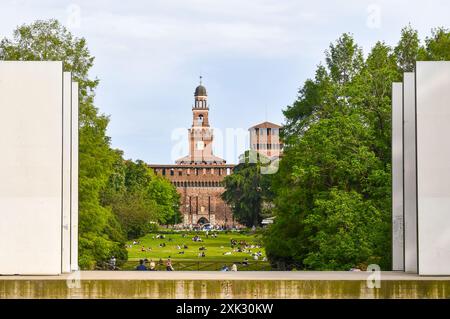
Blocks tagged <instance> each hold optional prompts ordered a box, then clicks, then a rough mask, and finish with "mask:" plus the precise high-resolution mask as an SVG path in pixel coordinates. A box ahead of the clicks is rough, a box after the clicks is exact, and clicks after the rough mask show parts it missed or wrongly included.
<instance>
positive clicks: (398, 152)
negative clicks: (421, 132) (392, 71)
mask: <svg viewBox="0 0 450 319" xmlns="http://www.w3.org/2000/svg"><path fill="white" fill-rule="evenodd" d="M403 223H404V220H403V84H402V83H393V85H392V270H404V269H405V268H404V267H405V264H404V263H405V261H404V249H403V248H404V247H403V245H404V242H403V236H404V234H403Z"/></svg>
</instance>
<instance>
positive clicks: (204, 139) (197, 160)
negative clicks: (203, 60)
mask: <svg viewBox="0 0 450 319" xmlns="http://www.w3.org/2000/svg"><path fill="white" fill-rule="evenodd" d="M213 139H214V134H213V129H212V128H211V127H210V125H209V105H208V95H207V93H206V88H205V87H204V86H203V85H202V77H201V76H200V84H199V85H198V86H197V88H196V89H195V93H194V105H193V106H192V126H191V128H190V129H189V155H188V156H185V157H183V158H180V159H178V160H177V161H176V163H177V164H194V165H201V164H225V160H224V159H222V158H219V157H217V156H214V155H213V150H212V145H213Z"/></svg>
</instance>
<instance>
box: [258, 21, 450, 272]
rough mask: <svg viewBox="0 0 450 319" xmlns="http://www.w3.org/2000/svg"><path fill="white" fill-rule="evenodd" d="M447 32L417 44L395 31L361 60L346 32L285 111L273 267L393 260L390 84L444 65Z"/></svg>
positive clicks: (270, 235)
mask: <svg viewBox="0 0 450 319" xmlns="http://www.w3.org/2000/svg"><path fill="white" fill-rule="evenodd" d="M449 39H450V36H449V33H448V31H446V30H444V29H442V28H440V29H436V30H434V31H433V32H432V36H431V37H429V38H427V39H426V41H425V46H420V41H419V38H418V33H417V31H416V30H414V29H412V28H411V27H410V26H409V27H406V28H404V29H403V30H402V33H401V39H400V41H399V43H398V44H397V46H396V47H395V48H391V47H389V46H388V45H386V44H385V43H383V42H377V43H376V44H375V45H374V46H373V48H372V49H371V51H370V53H369V54H368V56H367V58H365V59H362V53H361V49H359V47H358V46H357V45H356V44H355V43H354V41H353V39H352V37H351V36H349V35H348V34H344V35H343V36H342V37H341V38H339V39H338V40H337V41H336V43H334V44H331V45H330V49H329V51H327V52H326V66H322V65H319V66H318V68H317V71H316V75H315V78H314V79H309V80H307V81H306V82H305V84H304V85H303V86H302V87H301V88H300V90H299V95H298V98H297V100H296V101H295V102H294V103H293V104H292V105H291V106H288V107H287V108H286V110H285V111H284V115H285V118H286V125H285V129H284V131H283V134H284V136H283V138H284V141H285V150H284V156H283V158H282V160H281V164H280V172H279V174H277V176H276V177H275V179H274V181H273V185H272V189H273V191H274V192H275V199H274V203H275V206H276V208H275V211H276V219H275V223H274V224H273V225H272V226H271V227H270V228H269V229H268V231H267V232H266V234H265V244H266V251H267V254H268V257H269V258H270V260H271V261H272V262H273V263H277V262H284V263H288V264H289V263H296V264H298V265H300V266H301V268H303V269H320V270H325V269H332V270H347V269H349V268H351V267H356V266H360V267H363V266H364V265H367V264H369V263H373V262H375V263H377V264H379V265H380V266H381V267H382V268H383V269H390V263H391V145H390V141H391V86H392V82H395V81H401V78H402V72H404V71H413V70H414V69H415V61H416V60H417V59H423V60H428V59H438V60H440V59H442V60H443V59H448V52H450V50H449V49H448V48H449V43H450V41H449Z"/></svg>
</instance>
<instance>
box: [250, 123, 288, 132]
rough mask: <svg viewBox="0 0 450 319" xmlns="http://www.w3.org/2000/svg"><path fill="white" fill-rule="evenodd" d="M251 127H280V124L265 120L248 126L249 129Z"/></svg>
mask: <svg viewBox="0 0 450 319" xmlns="http://www.w3.org/2000/svg"><path fill="white" fill-rule="evenodd" d="M252 128H281V126H280V125H278V124H275V123H271V122H267V121H266V122H263V123H260V124H257V125H254V126H252V127H250V128H249V129H250V130H251V129H252Z"/></svg>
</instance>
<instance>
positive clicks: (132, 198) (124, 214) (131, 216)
mask: <svg viewBox="0 0 450 319" xmlns="http://www.w3.org/2000/svg"><path fill="white" fill-rule="evenodd" d="M117 155H118V156H117V159H116V163H115V165H114V172H113V174H111V176H110V179H109V185H108V187H107V188H106V189H105V190H104V192H103V195H102V203H103V205H104V206H110V207H111V209H112V211H113V213H114V215H115V216H116V217H117V219H118V220H119V222H120V224H121V225H122V228H123V231H124V233H125V235H126V237H127V238H137V237H140V236H143V235H145V234H146V233H149V232H150V231H152V230H153V229H154V224H155V223H166V224H170V223H176V222H177V221H181V216H180V212H179V208H178V205H179V195H178V193H177V192H176V190H175V188H174V187H173V186H172V185H171V184H170V182H169V181H167V180H165V179H163V178H161V177H159V176H157V175H155V174H154V173H153V171H152V170H151V169H150V168H149V167H148V166H147V164H145V163H144V162H143V161H140V160H138V161H136V162H133V161H131V160H128V161H124V160H123V159H122V154H121V152H119V151H117ZM176 219H178V220H176Z"/></svg>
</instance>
